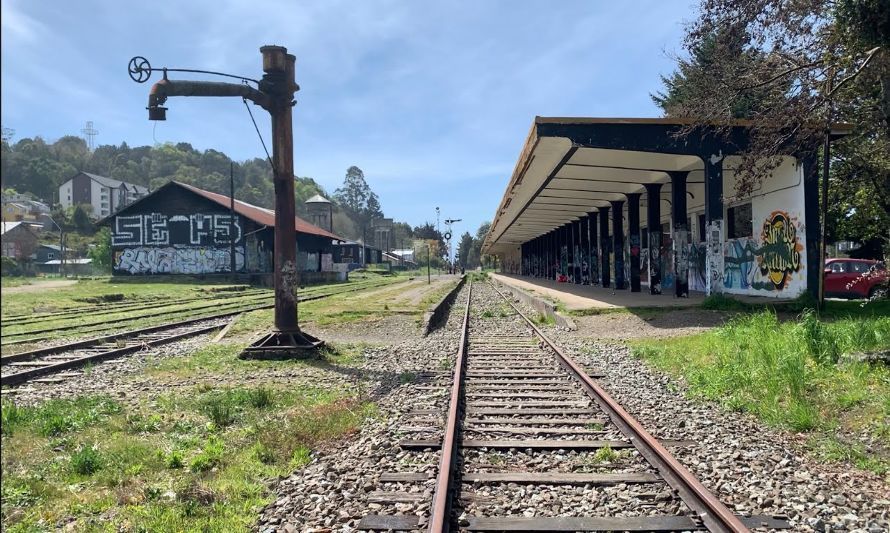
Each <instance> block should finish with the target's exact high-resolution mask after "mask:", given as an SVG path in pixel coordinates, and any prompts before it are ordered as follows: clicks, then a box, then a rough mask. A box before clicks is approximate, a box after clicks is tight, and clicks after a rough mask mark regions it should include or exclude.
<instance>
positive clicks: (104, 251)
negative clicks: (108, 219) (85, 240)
mask: <svg viewBox="0 0 890 533" xmlns="http://www.w3.org/2000/svg"><path fill="white" fill-rule="evenodd" d="M89 255H90V259H92V260H93V266H94V267H95V268H97V269H100V270H101V271H103V272H111V231H109V229H108V228H107V227H103V228H102V229H100V230H99V231H98V232H97V233H96V236H95V239H94V240H93V246H92V247H91V248H90V251H89Z"/></svg>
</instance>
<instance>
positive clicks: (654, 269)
mask: <svg viewBox="0 0 890 533" xmlns="http://www.w3.org/2000/svg"><path fill="white" fill-rule="evenodd" d="M647 259H648V263H649V293H650V294H661V228H660V227H658V228H657V229H653V230H650V231H649V253H648V257H647Z"/></svg>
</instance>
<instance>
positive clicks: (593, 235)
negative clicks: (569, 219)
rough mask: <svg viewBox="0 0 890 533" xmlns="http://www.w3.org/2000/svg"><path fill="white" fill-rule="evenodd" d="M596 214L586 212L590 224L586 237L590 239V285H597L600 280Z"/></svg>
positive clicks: (594, 212)
mask: <svg viewBox="0 0 890 533" xmlns="http://www.w3.org/2000/svg"><path fill="white" fill-rule="evenodd" d="M598 216H599V215H598V214H597V212H596V211H591V212H590V213H588V214H587V222H588V224H589V226H590V232H589V235H588V238H589V239H590V241H589V242H590V247H589V249H590V256H589V257H590V284H591V285H599V284H600V282H601V281H602V280H601V279H600V256H599V246H598V245H597V243H598V242H599V233H598V232H597V218H598Z"/></svg>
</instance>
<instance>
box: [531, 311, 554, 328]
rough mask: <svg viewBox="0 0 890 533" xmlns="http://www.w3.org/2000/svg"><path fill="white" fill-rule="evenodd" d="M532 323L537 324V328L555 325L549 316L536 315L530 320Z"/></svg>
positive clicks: (552, 318)
mask: <svg viewBox="0 0 890 533" xmlns="http://www.w3.org/2000/svg"><path fill="white" fill-rule="evenodd" d="M532 322H534V323H535V324H538V325H539V326H552V325H554V324H556V319H555V318H554V317H552V316H550V315H545V314H543V313H536V314H535V316H534V317H533V318H532Z"/></svg>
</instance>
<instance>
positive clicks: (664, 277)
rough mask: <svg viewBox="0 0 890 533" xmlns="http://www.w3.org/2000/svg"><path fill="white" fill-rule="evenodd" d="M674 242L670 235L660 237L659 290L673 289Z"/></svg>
mask: <svg viewBox="0 0 890 533" xmlns="http://www.w3.org/2000/svg"><path fill="white" fill-rule="evenodd" d="M673 247H674V240H673V238H671V235H669V234H664V235H662V241H661V289H662V290H670V289H673V288H674V248H673Z"/></svg>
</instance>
